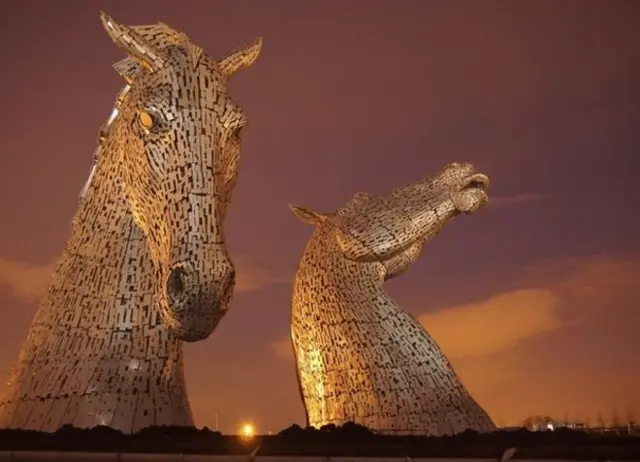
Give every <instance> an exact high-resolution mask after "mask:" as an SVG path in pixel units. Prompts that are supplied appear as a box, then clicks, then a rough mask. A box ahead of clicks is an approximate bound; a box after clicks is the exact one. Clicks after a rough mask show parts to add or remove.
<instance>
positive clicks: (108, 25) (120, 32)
mask: <svg viewBox="0 0 640 462" xmlns="http://www.w3.org/2000/svg"><path fill="white" fill-rule="evenodd" d="M100 19H101V20H102V25H103V26H104V28H105V30H106V31H107V34H109V37H111V40H113V42H114V43H115V44H116V45H118V46H119V47H120V48H122V49H123V50H124V51H125V52H126V53H127V54H128V55H129V56H130V57H131V58H133V59H134V60H135V61H137V62H138V63H140V64H141V65H142V66H144V67H146V68H147V69H149V70H150V71H152V72H153V71H157V70H158V69H161V68H162V66H163V65H164V60H163V59H162V58H161V56H160V55H161V53H160V51H159V50H157V49H156V48H155V47H154V46H152V45H151V44H150V43H148V42H147V41H146V40H145V39H144V38H142V37H141V36H140V35H139V34H137V33H136V32H135V31H134V30H133V29H131V28H129V27H127V26H123V25H122V24H118V23H117V22H115V21H114V20H113V19H112V18H111V17H110V16H109V15H107V14H106V13H105V12H104V11H103V12H101V13H100ZM118 64H120V63H118ZM120 67H122V66H120ZM116 70H118V72H120V73H121V74H122V72H121V69H120V68H116ZM125 78H127V77H125Z"/></svg>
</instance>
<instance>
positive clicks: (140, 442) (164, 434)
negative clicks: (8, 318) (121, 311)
mask: <svg viewBox="0 0 640 462" xmlns="http://www.w3.org/2000/svg"><path fill="white" fill-rule="evenodd" d="M510 447H515V448H517V452H516V454H515V456H514V459H564V460H571V459H581V460H640V437H638V436H630V435H606V434H604V435H602V434H589V433H585V432H582V431H575V430H568V429H560V430H556V431H553V432H530V431H527V430H524V429H522V430H516V431H496V432H494V433H489V434H478V433H476V432H473V431H466V432H463V433H460V434H458V435H455V436H445V437H424V436H380V435H376V434H375V433H373V432H371V431H370V430H369V429H367V428H365V427H362V426H360V425H356V424H352V423H348V424H345V425H343V426H342V427H335V426H326V427H323V428H321V429H319V430H316V429H313V428H301V427H299V426H297V425H292V426H291V427H289V428H287V429H285V430H283V431H281V432H280V433H279V434H278V435H269V436H256V437H254V438H250V439H248V438H242V437H238V436H227V435H222V434H221V433H219V432H213V431H211V430H209V429H208V428H207V427H204V428H202V429H196V428H193V427H149V428H145V429H143V430H141V431H140V432H138V433H136V434H133V435H125V434H122V433H121V432H119V431H116V430H113V429H111V428H108V427H95V428H92V429H79V428H74V427H71V426H64V427H62V428H60V429H59V430H58V431H57V432H55V433H43V432H36V431H25V430H0V450H5V451H6V450H16V451H18V450H21V451H26V450H34V451H86V452H123V453H124V452H137V453H141V452H153V453H185V454H188V453H191V454H250V453H252V452H254V451H255V450H256V449H257V455H260V456H286V455H289V456H347V457H358V456H360V457H402V458H404V457H407V456H409V457H473V458H495V459H497V458H499V457H500V456H501V455H502V454H503V452H504V451H505V449H507V448H510Z"/></svg>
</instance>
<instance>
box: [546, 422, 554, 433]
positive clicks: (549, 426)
mask: <svg viewBox="0 0 640 462" xmlns="http://www.w3.org/2000/svg"><path fill="white" fill-rule="evenodd" d="M547 430H552V431H553V424H552V423H551V422H549V423H548V424H547Z"/></svg>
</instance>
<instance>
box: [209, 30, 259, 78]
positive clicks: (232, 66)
mask: <svg viewBox="0 0 640 462" xmlns="http://www.w3.org/2000/svg"><path fill="white" fill-rule="evenodd" d="M261 49H262V38H261V37H259V38H257V39H256V40H255V41H254V42H253V43H252V44H251V45H246V46H244V47H241V48H238V49H236V50H234V51H232V52H231V53H229V54H227V55H226V56H225V57H224V58H221V59H218V60H217V61H216V64H217V65H218V69H220V72H221V73H222V74H223V75H224V76H225V77H230V76H231V75H232V74H234V73H236V72H237V71H239V70H240V69H243V68H245V67H249V66H251V65H252V64H253V63H254V62H255V60H256V58H258V55H259V54H260V50H261Z"/></svg>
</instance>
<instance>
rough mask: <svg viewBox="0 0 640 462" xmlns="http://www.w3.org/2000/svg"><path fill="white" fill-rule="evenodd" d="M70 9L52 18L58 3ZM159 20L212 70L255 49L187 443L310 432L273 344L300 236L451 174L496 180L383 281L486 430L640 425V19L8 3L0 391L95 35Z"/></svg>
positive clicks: (85, 133)
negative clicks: (485, 196)
mask: <svg viewBox="0 0 640 462" xmlns="http://www.w3.org/2000/svg"><path fill="white" fill-rule="evenodd" d="M63 5H64V6H63ZM182 5H184V6H182ZM101 9H102V10H105V11H106V12H107V13H108V14H110V15H111V16H113V17H114V19H115V20H117V21H120V22H122V23H124V24H130V25H135V24H150V23H155V22H157V21H163V22H166V23H168V24H169V25H171V26H172V27H174V28H176V29H178V30H182V31H185V32H186V33H187V34H189V36H190V37H191V39H192V40H193V41H194V42H195V43H197V44H198V45H200V46H202V47H203V48H204V49H205V50H206V52H207V53H209V54H210V55H211V56H213V57H217V56H220V55H222V54H224V53H225V52H227V51H228V50H230V49H232V48H235V47H236V46H238V45H241V44H244V43H248V42H250V41H252V40H253V39H254V38H255V37H257V36H262V37H263V38H264V45H263V51H262V53H261V55H260V57H259V59H258V60H257V61H256V63H255V65H254V66H253V67H252V68H250V69H247V70H244V71H242V72H241V73H239V74H238V75H237V76H234V78H233V80H232V82H231V83H230V91H231V94H232V95H233V97H234V99H236V100H237V101H238V102H239V104H240V105H241V106H242V108H243V110H244V111H245V113H246V115H247V117H248V119H249V127H248V129H247V130H246V132H244V133H245V136H244V144H243V146H244V147H243V152H242V161H241V167H240V178H239V182H238V186H237V189H236V193H235V196H234V201H233V203H232V206H231V211H230V215H229V218H228V221H227V223H226V235H227V240H228V245H229V247H230V252H231V255H232V258H233V259H234V261H235V263H236V266H237V270H238V278H239V283H238V288H237V290H236V293H235V296H234V300H233V304H232V306H231V309H230V311H229V313H228V314H227V316H226V318H225V319H224V320H223V321H222V323H221V324H220V325H219V327H218V329H217V330H216V332H215V333H214V334H213V335H212V336H211V337H210V338H209V339H207V340H205V341H202V342H200V343H197V344H190V345H187V346H186V369H187V384H188V389H189V394H190V399H191V402H192V407H193V409H194V412H195V417H196V421H197V424H198V425H208V426H210V427H213V426H214V425H215V423H214V422H215V412H216V410H219V411H220V427H221V430H223V431H226V432H234V431H235V430H237V428H238V426H239V425H240V423H241V422H244V421H247V420H249V421H252V422H254V423H255V424H256V427H257V430H258V431H259V432H266V431H270V430H271V431H277V430H280V429H281V428H283V427H285V426H288V425H289V424H291V423H293V422H298V423H303V416H304V414H303V409H302V403H301V401H300V398H299V394H298V391H297V386H296V379H295V372H294V365H293V361H292V359H291V351H290V346H289V341H288V337H287V335H288V330H289V310H290V298H291V283H292V281H293V276H294V272H295V268H296V265H297V262H298V259H299V257H300V256H301V254H302V251H303V249H304V246H305V243H306V241H307V240H308V238H309V236H310V233H311V231H312V228H311V226H309V225H306V224H303V223H302V222H300V221H299V220H298V219H296V218H295V217H294V216H293V214H292V213H291V212H290V210H289V209H288V207H287V204H288V203H291V202H294V203H300V204H303V205H306V206H309V207H313V208H317V209H321V210H327V211H329V210H332V209H334V208H337V207H339V206H340V205H342V204H343V203H344V202H345V201H346V200H348V199H349V198H350V197H351V195H352V194H354V193H355V192H357V191H367V192H370V193H385V192H387V191H389V190H390V189H392V188H394V187H396V186H400V185H402V184H404V183H408V182H410V181H413V180H416V179H419V178H421V177H423V176H425V175H427V174H429V173H434V172H435V171H437V170H439V169H440V168H442V167H443V166H444V165H446V164H447V163H449V162H454V161H458V162H461V161H470V162H472V163H474V164H475V165H476V166H477V167H478V169H479V170H480V171H483V172H485V173H487V174H488V175H489V176H490V177H491V180H492V186H491V189H490V193H491V198H492V203H491V204H490V205H489V206H488V207H487V208H485V209H483V210H481V211H479V212H478V213H476V214H473V215H470V216H464V217H460V218H457V219H455V220H454V221H453V222H452V223H450V225H449V226H448V227H446V228H445V229H444V231H443V232H442V234H440V235H439V236H438V237H437V238H435V239H434V240H433V241H431V242H430V243H429V244H428V246H427V247H426V248H425V251H424V253H423V256H422V258H421V260H420V261H419V262H418V263H417V264H416V265H415V266H414V267H413V268H412V269H411V270H410V271H409V272H408V273H407V274H406V275H405V276H403V277H401V278H398V279H397V280H394V281H393V282H391V283H390V284H389V285H388V291H389V292H390V293H391V294H392V295H393V296H394V297H395V298H396V299H397V300H398V301H399V303H400V304H401V306H403V307H404V308H405V309H407V310H408V311H410V312H411V313H414V314H415V315H416V316H418V317H419V319H420V320H421V321H423V323H424V325H425V326H426V328H427V329H428V330H429V331H430V332H431V333H432V334H433V335H434V336H435V338H436V340H437V341H438V342H439V343H440V344H441V345H442V347H443V348H444V350H445V352H446V353H447V354H448V355H449V357H450V359H451V360H452V362H453V363H454V366H455V367H456V370H457V371H458V372H459V374H460V376H461V378H462V380H463V382H464V383H465V384H466V385H467V386H468V388H469V389H470V391H471V393H472V394H473V395H474V396H475V397H476V398H477V400H478V401H479V402H480V404H481V405H483V406H484V407H485V408H486V409H487V411H488V412H489V413H490V415H491V416H492V417H493V418H494V419H495V421H496V423H497V424H499V425H515V424H518V423H520V422H521V421H522V420H523V419H524V418H526V417H527V416H528V415H529V414H549V415H553V416H557V417H560V418H562V417H563V416H564V415H567V416H568V417H570V418H579V419H586V418H587V417H589V418H590V419H591V421H592V422H593V423H595V422H596V421H597V416H598V413H601V414H602V416H603V417H604V419H605V420H610V419H611V416H612V414H613V413H614V412H617V413H618V415H619V416H620V417H621V418H625V417H626V416H627V415H628V414H629V413H630V412H631V413H633V414H634V415H635V417H636V419H638V418H640V398H639V396H640V395H638V390H640V369H639V368H638V360H639V359H640V335H638V332H639V331H640V310H639V308H640V289H639V287H640V244H639V241H638V239H639V237H638V236H640V219H639V218H638V211H639V209H640V207H639V206H640V193H639V187H640V186H639V185H640V160H639V159H640V155H639V153H640V130H639V129H638V126H639V125H640V2H637V1H633V0H630V1H618V0H615V1H614V0H601V1H588V0H580V1H570V0H563V1H553V0H546V1H545V0H531V1H524V0H521V1H517V2H515V1H507V0H504V1H490V0H483V1H477V0H466V1H461V0H448V1H446V2H445V1H438V2H436V1H428V0H422V1H419V0H416V1H410V0H384V1H383V0H380V1H374V0H367V1H365V0H342V1H337V0H333V1H322V0H305V1H300V0H269V1H261V0H215V1H213V0H208V1H205V0H202V1H195V0H194V1H189V2H187V1H184V2H179V1H174V0H172V1H169V0H161V1H158V0H156V1H136V2H123V1H116V0H112V1H104V0H100V1H76V2H71V1H68V2H52V1H45V0H42V1H33V0H28V1H27V0H21V1H15V0H14V1H11V2H5V3H3V5H2V8H1V9H0V11H1V13H2V14H0V40H1V41H2V48H3V52H2V59H3V63H2V85H1V86H0V104H1V106H2V116H1V117H2V124H0V140H1V150H2V152H1V154H0V155H1V158H2V164H1V166H0V220H1V226H0V375H2V376H3V377H6V376H7V374H8V371H9V368H10V366H11V364H12V363H13V361H15V360H16V358H17V355H18V350H19V348H20V344H21V342H22V341H23V340H24V338H25V335H26V333H27V329H28V327H29V323H30V321H31V319H32V316H33V314H34V311H35V308H36V304H37V300H38V298H39V297H40V296H41V295H42V294H43V292H44V291H45V290H46V287H47V284H48V282H49V279H50V276H51V271H52V265H53V264H54V262H55V260H56V258H57V255H58V254H59V253H60V251H61V250H62V247H63V245H64V242H65V239H66V237H67V234H68V232H69V226H70V223H71V218H72V216H73V214H74V211H75V208H76V206H77V200H78V194H79V192H80V189H81V188H82V186H83V184H84V182H85V180H86V179H87V176H88V174H89V167H90V165H91V160H92V155H93V151H94V148H95V146H96V142H97V134H98V130H99V128H100V127H101V125H102V124H103V123H104V122H105V121H106V119H107V117H108V116H109V114H110V112H111V108H112V105H113V102H114V100H115V96H116V93H117V91H118V90H119V89H120V88H122V86H123V85H124V82H123V80H122V79H121V78H120V77H119V76H118V75H117V74H116V72H115V71H113V70H112V68H111V65H112V63H114V62H116V61H117V60H119V59H121V58H122V57H123V56H124V55H123V52H122V51H121V50H119V49H118V48H117V47H116V46H115V45H114V44H113V43H112V42H111V41H110V39H109V38H108V36H107V35H106V33H105V32H104V30H103V28H102V25H101V23H100V19H99V11H100V10H101Z"/></svg>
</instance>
